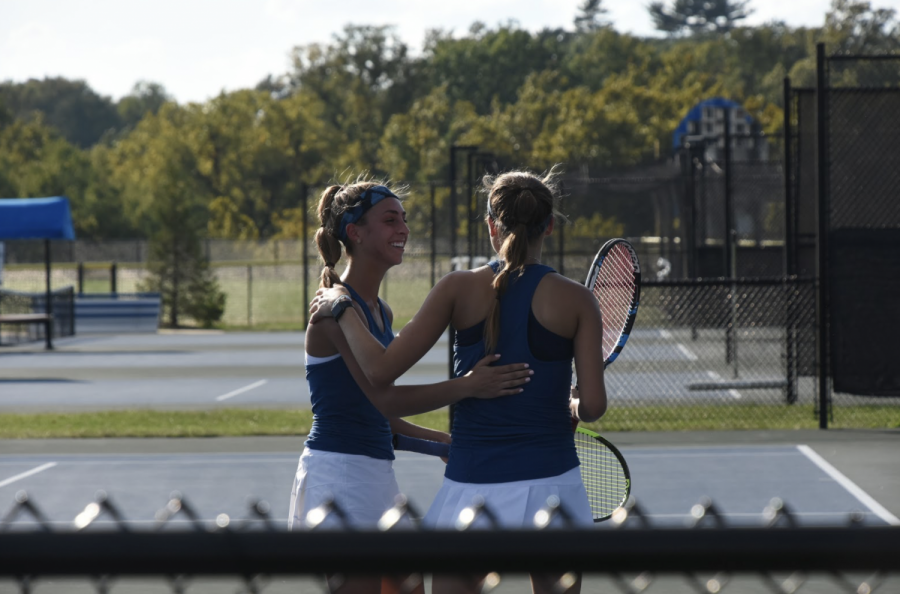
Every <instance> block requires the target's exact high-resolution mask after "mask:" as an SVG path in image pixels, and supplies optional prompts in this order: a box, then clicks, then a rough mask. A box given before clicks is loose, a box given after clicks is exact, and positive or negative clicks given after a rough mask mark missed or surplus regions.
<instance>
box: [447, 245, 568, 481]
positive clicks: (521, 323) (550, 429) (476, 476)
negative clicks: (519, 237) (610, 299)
mask: <svg viewBox="0 0 900 594" xmlns="http://www.w3.org/2000/svg"><path fill="white" fill-rule="evenodd" d="M497 266H498V265H497V264H495V263H492V267H494V270H495V271H496V270H497ZM551 272H554V270H553V269H552V268H550V267H549V266H542V265H534V266H526V267H525V272H524V274H523V275H522V276H520V277H515V278H512V279H510V283H509V287H508V288H507V291H506V293H505V294H504V295H503V297H502V298H501V299H500V337H499V340H498V342H497V348H496V350H495V352H497V353H500V354H501V355H502V357H501V358H500V359H499V360H498V361H497V363H496V365H506V364H508V363H528V364H529V366H530V367H531V369H533V370H534V375H533V376H531V381H530V382H529V383H528V384H526V385H525V389H524V391H523V392H522V393H521V394H515V395H513V396H503V397H500V398H494V399H492V400H481V399H476V398H467V399H465V400H462V401H460V402H458V403H457V405H456V412H455V414H454V417H453V443H452V445H451V447H450V460H449V462H448V464H447V471H446V473H445V476H446V477H447V478H449V479H451V480H454V481H457V482H463V483H503V482H511V481H522V480H531V479H539V478H547V477H551V476H557V475H560V474H563V473H564V472H567V471H569V470H571V469H573V468H576V467H577V466H578V455H577V453H576V452H575V441H574V437H573V433H572V424H571V413H570V412H569V387H570V386H571V383H572V358H571V357H567V358H565V359H558V358H557V359H554V360H543V359H541V358H538V357H537V356H535V354H534V353H533V352H532V348H531V347H530V346H529V340H528V333H529V323H528V322H529V315H531V300H532V298H533V297H534V292H535V290H536V289H537V286H538V283H540V281H541V279H542V278H543V277H544V276H545V275H546V274H548V273H551ZM547 332H549V331H547ZM557 338H558V339H560V340H562V341H564V342H568V343H569V344H571V341H566V339H564V338H562V337H557ZM485 352H486V347H485V344H484V340H483V339H482V340H481V341H479V342H477V343H475V344H469V345H465V344H460V343H457V344H454V347H453V365H454V373H455V375H456V376H457V377H458V376H461V375H465V374H466V373H468V371H469V370H471V369H472V367H474V366H475V363H477V362H478V360H479V359H481V358H482V357H484V354H485ZM570 352H571V351H570Z"/></svg>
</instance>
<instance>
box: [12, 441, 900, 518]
mask: <svg viewBox="0 0 900 594" xmlns="http://www.w3.org/2000/svg"><path fill="white" fill-rule="evenodd" d="M247 439H248V440H249V439H252V438H247ZM294 441H295V442H297V443H300V441H299V440H294ZM622 451H623V454H624V455H625V457H626V459H627V460H628V462H629V465H630V467H631V470H632V481H633V484H634V488H633V492H632V493H633V495H634V496H635V497H636V499H637V501H638V502H639V504H640V506H641V507H642V508H643V510H644V511H645V513H646V514H647V515H648V516H649V517H650V519H651V521H652V522H653V524H654V525H660V526H678V525H682V524H683V523H684V522H685V521H687V520H688V519H689V513H690V510H691V507H692V506H693V505H695V504H696V503H698V501H700V499H701V498H703V497H709V498H711V499H712V500H713V501H714V503H715V504H716V506H717V507H718V509H719V510H720V512H721V513H722V514H723V516H724V518H725V520H726V521H727V522H728V523H729V524H734V525H760V524H762V522H763V521H764V519H763V515H762V512H763V509H764V508H765V507H766V505H767V504H768V503H769V501H770V499H771V498H772V497H775V496H777V497H780V498H781V499H783V500H784V502H785V503H786V504H787V506H789V508H790V509H791V511H792V512H793V513H794V514H795V516H796V518H797V520H798V522H799V523H800V524H801V525H816V526H825V525H843V524H846V523H847V522H848V519H849V514H851V513H859V514H862V518H863V521H864V522H865V523H866V524H870V525H884V524H895V525H896V524H900V520H898V519H897V517H896V516H895V515H894V514H893V513H891V512H890V511H888V510H887V509H885V508H884V507H883V506H882V505H881V504H880V503H879V502H878V501H876V500H875V499H874V498H872V497H871V496H870V495H868V494H867V493H866V492H865V491H864V490H863V489H861V488H860V487H859V486H857V485H855V484H854V483H853V482H852V481H850V480H849V479H848V478H847V477H845V476H843V475H842V474H841V473H840V472H839V471H837V469H835V468H834V467H832V466H831V465H830V464H829V463H828V462H827V461H825V460H824V458H822V457H821V456H820V455H819V454H818V453H817V452H815V450H814V449H812V448H809V447H807V446H803V445H800V446H762V445H761V446H728V447H726V446H717V447H665V448H657V447H628V448H623V450H622ZM298 454H299V452H290V451H284V452H275V451H273V452H264V453H225V452H223V453H167V454H159V453H147V454H136V453H130V454H106V453H102V454H101V453H97V454H87V453H85V454H58V455H53V454H42V455H33V454H23V455H3V456H0V502H3V503H4V505H5V506H11V505H12V502H13V497H14V495H15V493H16V492H18V491H20V490H26V491H27V492H28V493H29V494H30V495H31V497H32V501H33V502H34V503H35V504H36V505H38V507H39V508H40V510H41V511H42V512H43V513H44V514H45V515H46V516H47V518H48V519H49V520H51V521H52V522H53V523H54V524H56V525H57V526H59V527H62V526H64V525H66V524H69V523H71V522H72V520H73V519H74V517H75V516H76V515H77V514H78V513H79V512H80V511H82V510H83V509H84V507H85V505H87V504H88V503H90V502H91V501H93V500H94V497H95V493H96V492H97V491H98V490H101V489H102V490H104V491H106V492H107V493H108V494H109V497H110V499H111V500H112V502H114V503H115V504H116V505H117V506H118V507H119V508H120V509H121V510H122V512H123V514H124V516H125V517H126V518H128V519H129V521H131V522H134V523H136V524H139V525H145V526H149V525H152V523H153V521H154V513H155V512H156V511H157V510H158V509H160V508H162V507H163V506H164V505H165V503H166V501H167V500H168V498H169V496H170V494H171V493H172V492H173V491H179V492H181V493H182V494H183V495H184V496H185V497H186V499H187V501H188V502H189V503H191V504H192V505H193V507H194V508H195V509H196V510H197V512H198V514H199V515H200V517H202V518H203V519H204V520H205V521H208V522H210V523H211V522H213V521H214V520H215V518H216V517H217V516H218V515H219V514H222V513H224V514H227V515H228V516H229V517H231V518H233V519H239V518H245V517H248V515H249V514H248V511H247V507H248V504H247V502H248V501H249V500H251V499H263V500H265V501H267V502H269V503H270V505H271V509H272V514H273V518H274V519H275V521H276V522H278V523H279V524H281V525H285V524H286V521H287V509H288V500H289V497H290V488H291V481H292V478H293V474H294V470H295V468H296V465H297V458H298ZM443 468H444V465H443V463H442V462H440V461H439V460H437V459H434V458H430V457H427V456H422V455H418V454H412V453H408V452H399V453H398V455H397V461H396V462H395V469H396V473H397V478H398V481H399V483H400V487H401V490H402V491H403V492H405V493H406V494H407V495H408V497H409V499H410V502H411V503H412V504H413V505H414V506H415V507H416V509H418V510H419V511H420V512H424V511H425V509H427V507H428V505H429V504H430V502H431V499H432V498H433V497H434V494H435V493H436V492H437V490H438V488H439V486H440V482H441V477H442V473H443ZM488 503H489V502H488ZM183 519H185V520H186V517H183ZM23 522H28V520H23ZM599 526H600V527H603V526H606V525H605V524H600V525H599Z"/></svg>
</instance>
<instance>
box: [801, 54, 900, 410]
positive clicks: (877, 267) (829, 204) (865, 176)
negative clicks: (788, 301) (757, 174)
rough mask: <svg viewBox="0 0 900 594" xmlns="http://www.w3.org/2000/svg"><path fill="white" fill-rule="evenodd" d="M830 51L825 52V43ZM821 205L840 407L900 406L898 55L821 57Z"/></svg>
mask: <svg viewBox="0 0 900 594" xmlns="http://www.w3.org/2000/svg"><path fill="white" fill-rule="evenodd" d="M820 54H821V56H824V50H820ZM819 67H820V86H821V88H820V89H819V92H820V93H821V94H822V95H821V97H819V103H818V107H819V108H820V109H822V111H823V112H822V114H821V116H820V117H821V118H822V120H821V121H820V122H819V128H818V129H819V131H820V134H821V136H820V138H819V150H820V154H821V155H822V157H821V161H820V183H821V184H822V185H823V192H822V194H821V196H820V199H821V203H820V209H821V211H822V213H823V214H822V217H823V222H824V232H825V233H826V238H825V243H824V246H825V257H824V259H823V260H822V262H821V264H822V266H823V269H824V275H823V276H824V278H825V280H826V282H825V283H824V285H823V288H824V293H823V296H822V301H823V303H824V304H825V307H826V311H827V319H826V324H827V331H826V333H827V337H828V350H827V352H826V353H825V356H826V357H827V358H828V362H829V364H830V365H829V366H828V370H829V371H830V373H829V375H830V376H831V378H832V381H833V394H832V395H831V399H832V403H833V406H834V407H835V408H837V407H841V406H844V405H851V404H852V405H853V410H855V411H864V410H866V409H867V408H868V407H887V406H893V407H895V408H896V407H898V406H900V372H898V371H897V367H896V364H895V362H894V361H893V357H890V356H887V353H891V352H893V351H895V350H896V349H895V340H896V336H897V334H898V333H900V310H898V308H897V304H896V295H898V294H900V281H898V280H897V279H898V278H900V206H898V204H897V187H898V184H900V55H893V56H891V55H881V56H831V57H829V58H826V59H821V58H820V66H819Z"/></svg>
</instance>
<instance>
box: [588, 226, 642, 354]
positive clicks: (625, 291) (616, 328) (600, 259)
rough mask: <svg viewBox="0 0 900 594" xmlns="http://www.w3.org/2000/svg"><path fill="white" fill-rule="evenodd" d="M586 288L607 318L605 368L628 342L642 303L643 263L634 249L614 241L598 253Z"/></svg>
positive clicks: (589, 273) (629, 245)
mask: <svg viewBox="0 0 900 594" xmlns="http://www.w3.org/2000/svg"><path fill="white" fill-rule="evenodd" d="M584 285H585V286H586V287H587V288H588V289H589V290H590V291H591V293H593V295H594V297H595V298H596V299H597V303H598V304H599V306H600V313H601V315H602V316H603V345H602V352H603V365H604V367H606V366H608V365H609V364H610V363H612V362H613V361H615V360H616V358H617V357H618V356H619V353H621V352H622V348H623V347H624V346H625V343H626V342H627V341H628V336H629V334H630V333H631V328H632V326H634V320H635V319H636V318H637V311H638V305H639V304H640V300H641V264H640V261H639V260H638V256H637V252H635V251H634V247H633V246H632V245H631V244H630V243H628V242H627V241H626V240H624V239H611V240H609V241H607V242H606V243H605V244H603V246H602V247H601V248H600V251H598V252H597V255H596V256H595V257H594V261H593V263H592V264H591V267H590V269H589V270H588V274H587V278H586V279H585V281H584Z"/></svg>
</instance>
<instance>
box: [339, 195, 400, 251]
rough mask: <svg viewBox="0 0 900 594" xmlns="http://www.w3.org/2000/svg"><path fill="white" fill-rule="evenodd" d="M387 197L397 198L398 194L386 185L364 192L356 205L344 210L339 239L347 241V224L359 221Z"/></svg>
mask: <svg viewBox="0 0 900 594" xmlns="http://www.w3.org/2000/svg"><path fill="white" fill-rule="evenodd" d="M385 198H397V195H396V194H394V193H393V192H391V191H390V190H389V189H387V188H386V187H385V186H372V187H371V188H369V189H368V190H366V191H365V192H363V195H362V198H361V199H360V201H359V202H358V203H357V204H356V206H352V207H350V208H348V209H347V210H346V211H344V215H343V216H342V217H341V226H340V227H338V231H337V236H338V239H341V240H343V241H347V225H352V224H355V223H358V222H359V220H360V219H361V218H363V215H364V214H366V212H368V210H369V209H370V208H372V207H373V206H375V205H376V204H378V203H379V202H381V201H382V200H384V199H385Z"/></svg>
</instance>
